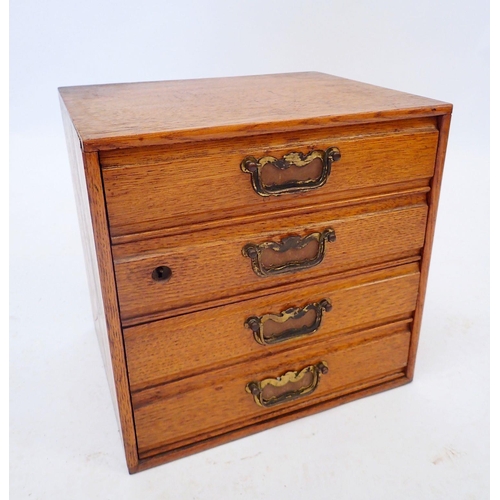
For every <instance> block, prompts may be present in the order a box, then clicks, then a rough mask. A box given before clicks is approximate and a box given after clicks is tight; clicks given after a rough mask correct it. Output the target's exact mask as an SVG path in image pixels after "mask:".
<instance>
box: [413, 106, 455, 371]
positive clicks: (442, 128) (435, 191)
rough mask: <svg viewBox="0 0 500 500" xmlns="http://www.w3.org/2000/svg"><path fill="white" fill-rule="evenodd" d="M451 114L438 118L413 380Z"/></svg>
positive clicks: (415, 329) (416, 314)
mask: <svg viewBox="0 0 500 500" xmlns="http://www.w3.org/2000/svg"><path fill="white" fill-rule="evenodd" d="M450 122H451V114H447V115H443V116H442V117H440V118H439V119H438V128H439V141H438V149H437V154H436V167H435V170H434V177H433V178H432V183H431V191H430V193H429V195H428V203H429V212H428V216H427V228H426V233H425V243H424V248H423V250H422V261H421V270H420V272H421V274H420V286H419V291H418V298H417V307H416V310H415V319H414V322H413V332H412V336H411V343H410V354H409V357H408V368H407V371H406V376H407V377H408V378H409V379H410V380H411V379H413V375H414V372H415V358H416V355H417V347H418V339H419V336H420V326H421V324H422V314H423V310H424V299H425V291H426V288H427V278H428V275H429V265H430V260H431V252H432V242H433V240H434V230H435V227H436V216H437V209H438V203H439V194H440V190H441V181H442V179H443V168H444V160H445V156H446V146H447V144H448V134H449V131H450Z"/></svg>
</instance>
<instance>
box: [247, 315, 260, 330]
mask: <svg viewBox="0 0 500 500" xmlns="http://www.w3.org/2000/svg"><path fill="white" fill-rule="evenodd" d="M245 326H246V327H247V328H250V330H252V332H255V333H257V332H259V331H260V321H259V318H256V317H255V316H252V317H251V318H248V319H247V321H246V323H245Z"/></svg>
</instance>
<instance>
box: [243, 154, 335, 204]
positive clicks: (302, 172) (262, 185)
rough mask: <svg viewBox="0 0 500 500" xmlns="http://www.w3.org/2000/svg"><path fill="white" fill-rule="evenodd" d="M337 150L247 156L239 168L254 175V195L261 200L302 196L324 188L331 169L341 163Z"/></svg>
mask: <svg viewBox="0 0 500 500" xmlns="http://www.w3.org/2000/svg"><path fill="white" fill-rule="evenodd" d="M340 158H341V154H340V151H339V149H338V148H329V149H327V150H326V151H322V150H316V151H311V152H310V153H308V154H304V153H288V154H286V155H284V156H283V157H281V158H279V159H278V158H275V157H274V156H263V157H262V158H259V159H257V158H255V157H254V156H247V157H246V158H245V159H244V160H243V161H242V162H241V165H240V168H241V170H242V171H243V172H245V173H247V174H250V175H251V180H252V186H253V189H254V191H255V192H256V193H257V194H258V195H260V196H279V195H282V194H287V193H300V192H304V191H310V190H311V189H317V188H319V187H321V186H323V185H324V184H325V183H326V181H327V179H328V176H329V175H330V172H331V165H332V163H333V162H335V161H339V160H340Z"/></svg>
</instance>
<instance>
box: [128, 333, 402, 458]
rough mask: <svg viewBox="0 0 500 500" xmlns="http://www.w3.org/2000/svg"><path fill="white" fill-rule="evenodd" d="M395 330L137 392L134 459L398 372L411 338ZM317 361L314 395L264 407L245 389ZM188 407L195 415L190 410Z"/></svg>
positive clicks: (333, 342) (332, 341) (285, 354)
mask: <svg viewBox="0 0 500 500" xmlns="http://www.w3.org/2000/svg"><path fill="white" fill-rule="evenodd" d="M399 328H400V329H396V331H391V330H392V327H386V328H385V329H382V328H381V329H379V331H378V332H377V333H378V335H377V336H376V337H374V338H371V339H369V340H365V341H363V342H360V341H357V342H356V341H354V340H353V341H352V342H351V343H348V344H341V345H339V344H338V341H337V343H336V342H335V340H330V341H327V342H318V343H317V344H315V345H314V346H307V347H301V348H297V349H295V350H293V351H288V352H285V353H281V354H280V355H279V356H277V355H276V356H271V357H267V358H263V359H259V360H255V361H252V362H251V363H244V364H241V365H238V366H236V367H229V368H226V369H222V370H214V371H211V372H209V373H207V374H205V375H203V376H198V377H192V378H189V379H183V380H181V381H178V382H172V383H170V384H166V385H164V386H161V388H158V389H151V390H149V391H142V392H141V393H138V394H136V395H134V396H133V401H134V412H135V421H136V428H137V439H138V446H139V455H140V456H141V457H143V456H147V455H149V454H151V453H156V452H157V451H161V450H158V449H159V448H162V447H164V446H166V445H168V444H173V443H176V446H175V447H177V446H178V444H179V443H182V444H181V446H182V445H183V444H187V441H188V440H191V441H192V440H193V439H198V438H204V437H205V438H206V437H210V436H213V435H216V434H220V433H222V432H227V431H228V430H231V428H235V427H239V426H242V425H247V424H248V423H249V422H252V423H253V422H256V421H258V420H260V419H265V418H270V417H271V416H273V415H275V414H276V415H277V414H280V413H282V412H284V411H286V409H294V408H297V407H300V406H302V405H304V404H311V403H315V402H320V401H321V400H325V399H329V398H331V395H332V394H334V393H335V392H337V391H341V390H342V389H344V388H346V387H348V386H351V385H358V384H361V383H363V382H365V381H369V380H373V381H376V380H377V379H378V378H380V377H382V376H384V375H386V374H389V373H394V372H398V371H401V370H402V369H403V368H404V367H405V366H406V362H407V358H408V347H409V342H410V333H409V331H408V329H407V328H405V327H404V326H402V327H399ZM320 361H325V362H326V363H327V364H328V369H329V371H328V373H327V374H326V375H324V376H322V377H321V379H320V382H319V384H318V387H317V389H316V391H315V392H314V393H313V394H311V395H309V396H306V397H304V398H303V399H302V398H300V399H297V400H295V401H293V402H290V403H284V404H283V405H279V406H276V407H273V408H263V407H260V406H258V405H257V404H256V403H255V401H254V400H253V397H252V396H251V395H250V394H248V393H247V392H246V391H245V390H244V389H245V385H246V383H248V382H251V381H253V380H263V379H265V378H274V377H278V376H281V375H283V374H284V373H285V372H287V371H290V370H297V371H298V370H301V369H302V368H304V367H305V366H309V365H312V364H315V363H318V362H320ZM193 408H197V411H195V412H193V411H191V410H192V409H193Z"/></svg>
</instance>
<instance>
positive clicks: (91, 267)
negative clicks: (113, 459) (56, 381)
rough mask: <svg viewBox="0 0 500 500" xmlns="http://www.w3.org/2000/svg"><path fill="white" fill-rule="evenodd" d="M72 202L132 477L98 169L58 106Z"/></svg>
mask: <svg viewBox="0 0 500 500" xmlns="http://www.w3.org/2000/svg"><path fill="white" fill-rule="evenodd" d="M61 109H62V114H63V120H64V126H65V133H66V140H67V144H68V151H69V156H70V164H71V172H72V176H73V186H74V190H75V197H76V201H77V212H78V218H79V221H80V229H81V233H82V241H83V248H84V255H85V260H86V269H87V277H88V283H89V288H90V292H91V293H90V295H91V302H92V311H93V314H94V325H95V329H96V333H97V337H98V340H99V346H100V348H101V353H102V357H103V361H104V368H105V370H106V375H107V378H108V382H109V386H110V389H111V396H112V400H113V405H114V408H115V411H116V415H117V418H118V421H119V422H120V430H121V435H122V438H123V444H124V447H125V457H126V460H127V466H128V468H129V470H130V471H131V472H133V471H135V470H136V468H137V465H138V454H137V443H136V435H135V426H134V419H133V415H132V407H131V399H130V389H129V382H128V373H127V367H126V362H125V349H124V344H123V337H122V331H121V326H120V315H119V310H118V300H117V294H116V283H115V276H114V270H113V261H112V258H111V244H110V237H109V230H108V223H107V217H106V206H105V201H104V192H103V186H102V178H101V170H100V165H99V161H98V157H97V154H96V153H82V152H81V151H80V142H79V140H78V137H77V135H76V133H75V130H74V128H73V126H72V124H71V120H70V117H69V115H68V112H67V110H66V109H65V107H64V103H61Z"/></svg>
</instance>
